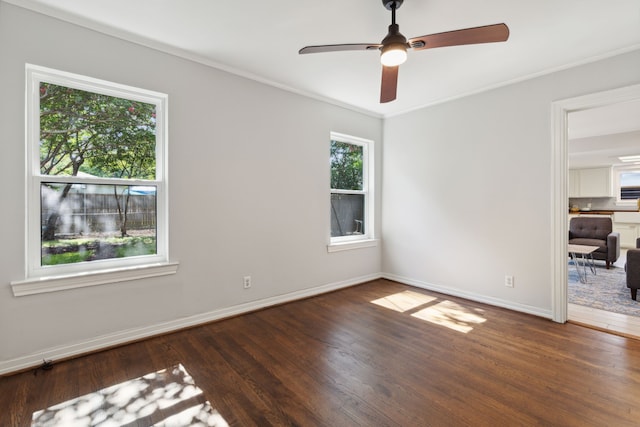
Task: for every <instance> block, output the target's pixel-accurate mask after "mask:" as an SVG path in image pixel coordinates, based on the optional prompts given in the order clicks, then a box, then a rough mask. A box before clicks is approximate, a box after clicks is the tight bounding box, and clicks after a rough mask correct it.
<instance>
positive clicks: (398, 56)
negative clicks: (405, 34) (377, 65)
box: [380, 43, 407, 67]
mask: <svg viewBox="0 0 640 427" xmlns="http://www.w3.org/2000/svg"><path fill="white" fill-rule="evenodd" d="M406 60H407V46H406V44H403V43H393V44H389V45H386V46H384V47H383V48H382V53H381V54H380V62H381V63H382V65H384V66H385V67H397V66H398V65H400V64H403V63H404V62H405V61H406Z"/></svg>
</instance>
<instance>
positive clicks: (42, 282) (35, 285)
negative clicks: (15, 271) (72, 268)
mask: <svg viewBox="0 0 640 427" xmlns="http://www.w3.org/2000/svg"><path fill="white" fill-rule="evenodd" d="M178 265H179V263H177V262H163V263H157V264H148V265H139V266H135V267H125V268H114V269H109V270H99V271H92V272H87V273H79V274H70V275H65V276H51V277H37V278H31V279H26V280H19V281H15V282H11V288H12V290H13V295H14V296H16V297H21V296H25V295H35V294H42V293H46V292H57V291H64V290H67V289H75V288H84V287H88V286H96V285H105V284H108V283H119V282H128V281H130V280H139V279H146V278H149V277H158V276H167V275H170V274H175V273H176V272H177V271H178Z"/></svg>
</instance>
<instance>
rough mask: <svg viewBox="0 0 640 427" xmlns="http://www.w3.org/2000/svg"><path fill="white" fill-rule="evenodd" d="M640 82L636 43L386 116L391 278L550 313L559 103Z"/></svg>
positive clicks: (386, 259)
mask: <svg viewBox="0 0 640 427" xmlns="http://www.w3.org/2000/svg"><path fill="white" fill-rule="evenodd" d="M638 82H640V51H635V52H632V53H629V54H625V55H621V56H617V57H613V58H609V59H606V60H602V61H599V62H594V63H591V64H588V65H583V66H579V67H575V68H572V69H568V70H565V71H561V72H557V73H553V74H550V75H547V76H544V77H540V78H536V79H531V80H528V81H525V82H521V83H518V84H513V85H510V86H505V87H502V88H499V89H496V90H493V91H490V92H486V93H481V94H477V95H474V96H469V97H466V98H463V99H460V100H456V101H452V102H449V103H446V104H442V105H437V106H433V107H431V108H425V109H422V110H419V111H415V112H412V113H409V114H405V115H402V116H398V117H393V118H389V119H387V120H385V124H384V138H383V139H384V158H383V171H384V177H383V190H382V191H383V192H382V197H383V218H384V222H383V234H382V238H383V242H384V245H383V266H382V270H383V271H384V272H385V275H386V276H387V277H390V278H395V279H399V280H401V281H404V282H406V283H411V284H414V285H418V286H423V287H426V288H431V289H436V290H441V291H443V292H446V293H451V294H455V295H460V296H466V297H468V298H471V299H476V300H479V301H486V302H490V303H492V304H496V305H501V306H506V307H510V308H514V309H517V310H521V311H525V312H530V313H534V314H538V315H541V316H545V317H551V315H552V313H551V310H552V305H551V304H552V285H553V283H552V276H551V270H552V268H551V267H552V262H553V260H552V259H551V257H550V251H551V248H552V243H553V236H552V235H551V219H552V214H553V212H552V207H551V206H552V184H553V183H552V179H551V169H552V154H553V153H552V137H551V113H550V112H551V103H552V102H553V101H557V100H561V99H565V98H571V97H575V96H579V95H584V94H588V93H593V92H600V91H604V90H609V89H613V88H617V87H623V86H628V85H631V84H634V83H638ZM559 262H563V260H560V261H559ZM505 275H513V276H514V277H515V287H514V288H507V287H505V285H504V276H505Z"/></svg>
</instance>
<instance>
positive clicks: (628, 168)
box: [613, 164, 640, 207]
mask: <svg viewBox="0 0 640 427" xmlns="http://www.w3.org/2000/svg"><path fill="white" fill-rule="evenodd" d="M633 171H640V164H633V165H624V166H614V168H613V191H615V194H616V206H624V207H636V206H637V204H638V202H637V200H635V199H621V198H620V193H621V190H622V189H621V187H622V186H621V183H620V181H621V180H620V175H622V174H623V173H628V172H633Z"/></svg>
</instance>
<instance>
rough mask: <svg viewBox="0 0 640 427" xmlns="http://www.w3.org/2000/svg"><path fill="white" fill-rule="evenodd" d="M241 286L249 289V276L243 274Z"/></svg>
mask: <svg viewBox="0 0 640 427" xmlns="http://www.w3.org/2000/svg"><path fill="white" fill-rule="evenodd" d="M242 287H243V288H245V289H249V288H250V287H251V276H244V277H243V278H242Z"/></svg>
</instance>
